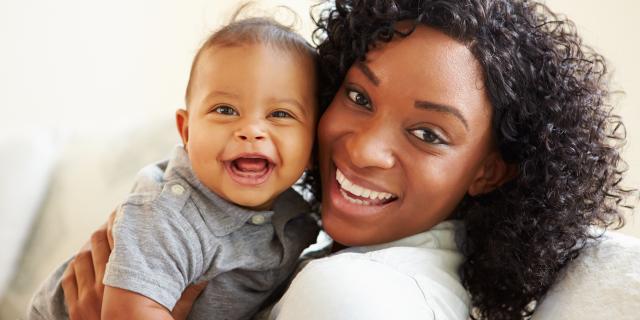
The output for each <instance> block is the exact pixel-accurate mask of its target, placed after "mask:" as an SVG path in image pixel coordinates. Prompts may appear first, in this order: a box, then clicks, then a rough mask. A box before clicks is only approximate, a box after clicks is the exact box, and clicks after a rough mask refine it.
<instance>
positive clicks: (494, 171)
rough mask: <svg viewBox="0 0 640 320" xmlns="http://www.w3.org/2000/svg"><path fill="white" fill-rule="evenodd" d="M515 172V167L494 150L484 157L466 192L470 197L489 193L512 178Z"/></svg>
mask: <svg viewBox="0 0 640 320" xmlns="http://www.w3.org/2000/svg"><path fill="white" fill-rule="evenodd" d="M517 174H518V169H517V167H516V166H515V165H514V164H509V163H506V162H505V161H504V160H503V159H502V156H501V155H500V153H499V152H498V151H495V152H493V153H491V154H490V155H489V156H488V157H487V158H486V159H485V163H484V165H483V166H482V168H480V170H479V171H478V174H477V175H476V177H475V178H474V180H473V182H472V183H471V185H470V186H469V190H468V191H467V193H469V195H470V196H472V197H474V196H477V195H481V194H485V193H489V192H491V191H493V190H495V189H496V188H498V187H500V186H501V185H503V184H504V183H506V182H508V181H509V180H511V179H513V178H514V177H515V176H516V175H517Z"/></svg>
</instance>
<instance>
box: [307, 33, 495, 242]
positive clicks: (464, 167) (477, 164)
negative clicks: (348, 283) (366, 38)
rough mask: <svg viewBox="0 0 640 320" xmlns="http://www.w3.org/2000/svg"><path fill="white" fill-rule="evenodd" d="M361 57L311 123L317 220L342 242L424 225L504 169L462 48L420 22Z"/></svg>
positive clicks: (487, 109) (377, 238) (380, 238)
mask: <svg viewBox="0 0 640 320" xmlns="http://www.w3.org/2000/svg"><path fill="white" fill-rule="evenodd" d="M366 58H367V59H366V61H365V62H363V63H360V62H356V63H355V64H354V65H353V66H352V67H351V68H350V69H349V71H348V73H347V75H346V77H345V80H344V82H343V84H342V86H341V88H340V90H339V91H338V93H337V94H336V96H335V98H334V99H333V101H332V103H331V105H330V106H329V108H328V110H327V111H326V113H325V114H324V115H323V117H322V119H321V120H320V124H319V144H320V168H321V172H322V185H323V206H322V220H323V225H324V228H325V230H326V231H327V232H328V233H329V234H330V235H331V236H332V237H333V238H334V239H335V240H336V241H338V242H339V243H342V244H344V245H367V244H376V243H382V242H387V241H392V240H396V239H400V238H403V237H406V236H409V235H413V234H416V233H419V232H422V231H425V230H428V229H429V228H431V227H432V226H434V225H435V224H437V223H439V222H441V221H443V220H445V219H447V217H449V216H450V214H451V213H452V211H453V210H454V208H455V207H456V205H457V204H458V203H459V202H460V200H461V199H462V198H463V196H464V195H465V194H466V193H469V194H471V195H475V194H479V193H483V192H487V191H488V190H490V189H491V188H493V187H494V185H495V184H497V182H496V181H495V180H496V177H495V176H496V171H500V170H501V168H502V167H500V166H499V165H498V163H500V162H501V160H499V158H500V157H499V156H498V154H497V152H496V151H495V149H494V147H493V144H492V135H491V127H490V124H491V115H492V113H491V110H492V109H491V105H490V102H489V99H488V96H487V94H486V92H485V90H484V82H483V77H482V71H481V68H480V66H479V64H478V62H477V61H476V59H475V58H474V56H473V55H472V54H471V52H470V51H469V50H468V49H467V48H466V47H465V46H464V45H463V44H461V43H458V42H457V41H455V40H454V39H452V38H450V37H448V36H447V35H445V34H444V33H441V32H439V31H437V30H435V29H433V28H429V27H426V26H419V27H418V28H417V29H416V30H415V32H413V33H412V34H411V35H410V36H408V37H407V38H400V39H396V40H393V41H391V42H390V43H388V44H380V45H379V46H378V47H377V48H376V49H374V50H372V51H370V52H369V53H368V54H367V57H366Z"/></svg>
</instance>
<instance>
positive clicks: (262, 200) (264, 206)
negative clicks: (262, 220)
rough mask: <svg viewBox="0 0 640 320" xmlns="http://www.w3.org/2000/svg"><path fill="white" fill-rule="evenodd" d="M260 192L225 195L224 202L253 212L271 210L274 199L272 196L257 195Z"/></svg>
mask: <svg viewBox="0 0 640 320" xmlns="http://www.w3.org/2000/svg"><path fill="white" fill-rule="evenodd" d="M259 193H261V192H249V191H247V192H239V193H235V194H232V195H226V197H225V198H226V200H227V201H229V202H232V203H234V204H236V205H238V206H240V207H244V208H247V209H250V210H255V211H265V210H271V209H272V207H273V201H274V199H275V198H276V195H274V194H259Z"/></svg>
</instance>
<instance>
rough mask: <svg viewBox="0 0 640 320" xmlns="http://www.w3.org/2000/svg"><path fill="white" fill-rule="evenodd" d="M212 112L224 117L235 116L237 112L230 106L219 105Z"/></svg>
mask: <svg viewBox="0 0 640 320" xmlns="http://www.w3.org/2000/svg"><path fill="white" fill-rule="evenodd" d="M213 112H215V113H219V114H222V115H225V116H237V115H238V111H236V109H234V108H233V107H231V106H226V105H221V106H217V107H215V108H214V109H213Z"/></svg>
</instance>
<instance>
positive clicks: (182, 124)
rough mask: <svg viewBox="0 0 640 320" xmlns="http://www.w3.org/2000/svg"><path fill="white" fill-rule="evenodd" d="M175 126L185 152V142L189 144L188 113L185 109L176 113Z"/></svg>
mask: <svg viewBox="0 0 640 320" xmlns="http://www.w3.org/2000/svg"><path fill="white" fill-rule="evenodd" d="M176 126H177V128H178V133H179V134H180V138H181V139H182V145H183V146H184V149H185V150H187V142H189V111H187V110H185V109H178V111H176Z"/></svg>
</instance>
